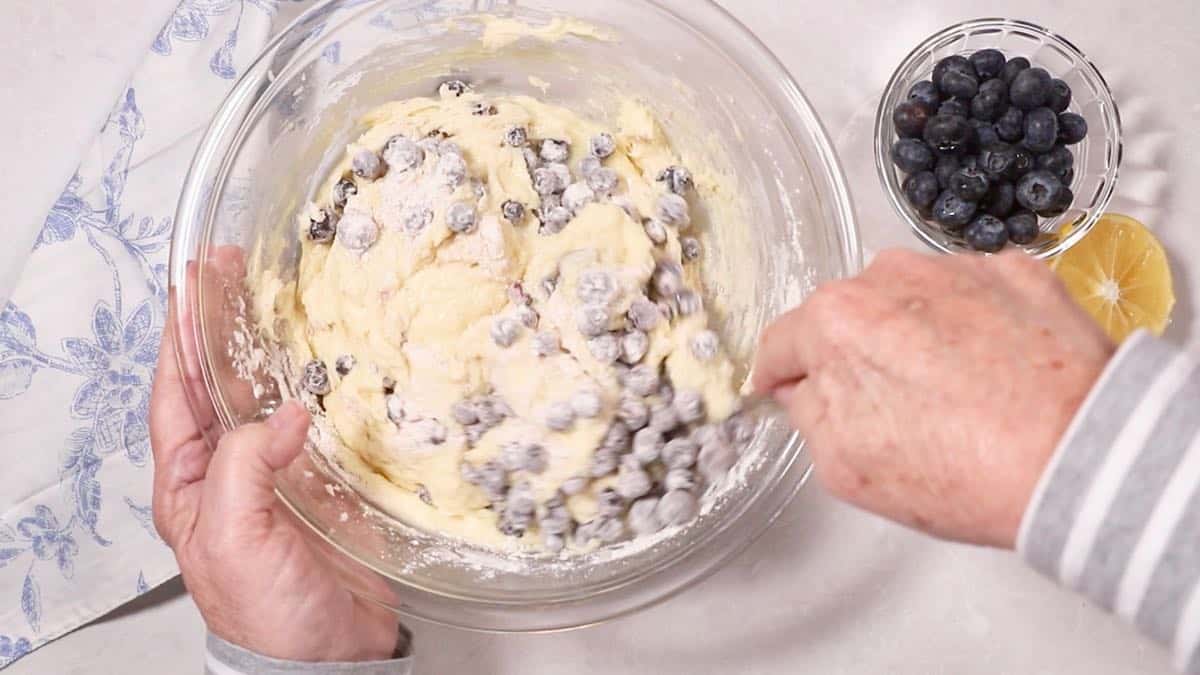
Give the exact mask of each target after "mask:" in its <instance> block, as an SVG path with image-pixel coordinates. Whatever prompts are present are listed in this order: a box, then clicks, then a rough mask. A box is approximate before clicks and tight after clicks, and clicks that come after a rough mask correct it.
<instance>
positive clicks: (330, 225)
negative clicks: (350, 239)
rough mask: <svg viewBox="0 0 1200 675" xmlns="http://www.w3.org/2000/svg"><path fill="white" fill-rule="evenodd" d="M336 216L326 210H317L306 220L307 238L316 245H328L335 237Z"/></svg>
mask: <svg viewBox="0 0 1200 675" xmlns="http://www.w3.org/2000/svg"><path fill="white" fill-rule="evenodd" d="M337 224H338V216H337V214H336V213H333V212H331V211H328V210H326V209H317V211H316V213H315V215H313V216H312V217H311V218H309V220H308V238H309V239H310V240H312V241H315V242H317V243H318V244H328V243H330V242H332V241H333V238H334V237H335V236H337Z"/></svg>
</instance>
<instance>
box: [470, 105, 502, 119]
mask: <svg viewBox="0 0 1200 675" xmlns="http://www.w3.org/2000/svg"><path fill="white" fill-rule="evenodd" d="M499 112H500V111H499V110H497V109H496V106H494V105H492V104H490V103H484V102H483V101H476V102H475V103H472V104H471V114H472V115H475V116H477V117H484V116H489V117H490V116H492V115H496V114H498V113H499Z"/></svg>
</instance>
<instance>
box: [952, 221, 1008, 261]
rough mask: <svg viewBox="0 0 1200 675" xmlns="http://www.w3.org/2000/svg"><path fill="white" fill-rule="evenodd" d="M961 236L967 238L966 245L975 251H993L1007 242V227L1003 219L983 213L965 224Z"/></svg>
mask: <svg viewBox="0 0 1200 675" xmlns="http://www.w3.org/2000/svg"><path fill="white" fill-rule="evenodd" d="M963 238H964V239H966V240H967V246H970V247H971V248H973V249H975V250H976V251H983V252H986V253H995V252H996V251H999V250H1000V249H1002V248H1004V245H1005V244H1007V243H1008V229H1007V228H1006V227H1005V226H1004V221H1003V220H1000V219H999V218H997V217H996V216H993V215H989V214H987V213H985V214H983V215H980V216H979V217H977V218H976V219H975V220H972V221H971V224H970V225H967V229H966V230H964V231H963Z"/></svg>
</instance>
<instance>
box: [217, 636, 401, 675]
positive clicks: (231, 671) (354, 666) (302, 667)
mask: <svg viewBox="0 0 1200 675" xmlns="http://www.w3.org/2000/svg"><path fill="white" fill-rule="evenodd" d="M411 652H412V634H411V633H409V631H408V629H406V628H404V627H403V626H401V627H400V634H399V636H398V639H397V642H396V651H395V653H394V654H393V658H392V659H390V660H388V661H371V662H367V663H302V662H298V661H283V660H280V659H272V658H269V657H266V656H262V655H260V654H256V653H254V652H252V651H249V650H247V649H244V648H242V647H238V646H237V645H234V644H231V643H229V642H226V641H225V640H222V639H221V638H219V637H217V636H215V635H213V634H211V633H210V634H209V635H208V639H207V640H206V642H205V653H204V675H332V674H334V673H338V674H345V675H351V674H352V675H411V673H412V670H413V658H412V656H411Z"/></svg>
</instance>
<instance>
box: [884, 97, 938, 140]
mask: <svg viewBox="0 0 1200 675" xmlns="http://www.w3.org/2000/svg"><path fill="white" fill-rule="evenodd" d="M929 117H930V115H929V108H927V107H925V105H924V104H922V103H918V102H915V101H905V102H903V103H901V104H900V105H898V106H896V109H895V110H893V111H892V123H893V124H895V125H896V133H897V134H899V135H900V137H901V138H920V137H921V134H923V133H924V132H925V123H926V122H928V121H929Z"/></svg>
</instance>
